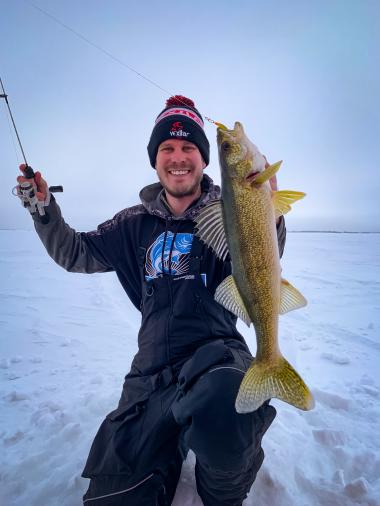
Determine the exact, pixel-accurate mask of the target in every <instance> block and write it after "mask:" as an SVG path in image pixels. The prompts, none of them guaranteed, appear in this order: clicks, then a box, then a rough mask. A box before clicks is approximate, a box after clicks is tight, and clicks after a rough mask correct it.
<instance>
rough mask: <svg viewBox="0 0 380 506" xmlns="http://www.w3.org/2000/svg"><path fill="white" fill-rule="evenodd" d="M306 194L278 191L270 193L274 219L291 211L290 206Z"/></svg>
mask: <svg viewBox="0 0 380 506" xmlns="http://www.w3.org/2000/svg"><path fill="white" fill-rule="evenodd" d="M305 195H306V193H304V192H297V191H293V190H278V191H273V192H272V201H273V205H274V210H275V213H276V218H278V217H279V216H281V215H282V214H286V213H288V212H289V211H291V209H292V207H291V204H294V202H297V200H300V199H303V198H304V196H305Z"/></svg>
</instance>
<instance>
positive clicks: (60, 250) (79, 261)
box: [33, 197, 114, 274]
mask: <svg viewBox="0 0 380 506" xmlns="http://www.w3.org/2000/svg"><path fill="white" fill-rule="evenodd" d="M46 212H47V213H48V215H49V218H50V220H49V223H48V224H42V223H41V222H40V221H39V219H38V216H37V215H33V219H34V227H35V229H36V231H37V234H38V236H39V238H40V239H41V241H42V243H43V245H44V246H45V248H46V251H47V252H48V254H49V255H50V256H51V258H52V259H53V260H54V261H55V262H56V263H57V264H58V265H60V266H61V267H63V268H64V269H66V270H67V271H69V272H81V273H85V274H91V273H94V272H108V271H112V270H114V269H113V266H112V263H111V261H110V259H109V258H107V254H106V248H103V247H102V236H101V234H100V233H99V234H97V237H98V238H97V239H91V240H89V238H88V237H87V236H88V234H86V233H84V232H76V231H75V230H74V229H72V228H71V227H70V226H69V225H68V224H67V223H66V222H65V220H64V219H63V217H62V214H61V210H60V208H59V206H58V204H57V203H56V201H55V199H54V197H53V198H52V199H51V201H50V204H49V206H48V207H46Z"/></svg>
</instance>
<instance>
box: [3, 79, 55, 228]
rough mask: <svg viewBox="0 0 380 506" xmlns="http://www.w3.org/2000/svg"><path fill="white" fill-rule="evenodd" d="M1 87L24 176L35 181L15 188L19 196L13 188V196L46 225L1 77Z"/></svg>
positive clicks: (42, 208)
mask: <svg viewBox="0 0 380 506" xmlns="http://www.w3.org/2000/svg"><path fill="white" fill-rule="evenodd" d="M0 85H1V90H2V93H0V98H4V100H5V103H6V104H7V107H8V112H9V116H10V118H11V120H12V124H13V128H14V130H15V132H16V137H17V140H18V143H19V146H20V149H21V153H22V156H23V159H24V162H25V168H24V169H23V172H24V176H25V177H26V178H27V179H31V180H33V181H25V182H24V183H20V184H19V185H18V186H15V188H17V194H15V193H13V190H14V189H15V188H13V190H12V194H13V195H15V196H18V197H20V198H21V201H22V203H23V206H24V207H27V208H28V209H29V211H30V212H31V213H32V214H34V213H35V212H37V211H38V214H39V217H40V220H41V222H42V223H45V224H46V223H48V222H49V216H48V215H47V213H46V212H45V209H44V204H43V202H41V201H39V200H38V199H37V196H36V193H35V182H34V176H35V172H34V170H33V169H32V167H31V166H30V165H29V164H28V162H27V161H26V156H25V152H24V148H23V147H22V144H21V140H20V136H19V134H18V131H17V128H16V123H15V120H14V118H13V114H12V111H11V108H10V105H9V102H8V95H7V94H6V92H5V89H4V85H3V81H2V80H1V77H0ZM33 183H34V184H33ZM49 191H50V192H51V193H56V192H63V187H62V186H49Z"/></svg>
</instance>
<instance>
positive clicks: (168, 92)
mask: <svg viewBox="0 0 380 506" xmlns="http://www.w3.org/2000/svg"><path fill="white" fill-rule="evenodd" d="M24 1H25V2H26V3H28V4H29V5H31V6H32V7H33V8H34V9H36V10H37V11H39V12H41V13H42V14H44V15H45V16H47V17H48V18H50V19H51V20H53V21H54V22H55V23H57V24H59V25H60V26H62V27H63V28H66V30H68V31H70V32H71V33H73V34H74V35H76V36H77V37H79V38H80V39H81V40H83V41H84V42H86V43H87V44H89V45H90V46H92V47H94V48H95V49H97V50H98V51H100V52H101V53H103V54H105V55H106V56H108V57H109V58H111V60H113V61H114V62H116V63H118V64H119V65H122V66H123V67H125V68H127V69H128V70H130V71H131V72H134V73H135V74H136V75H138V76H139V77H141V78H142V79H144V80H145V81H147V82H148V83H150V84H152V85H153V86H155V87H156V88H158V89H159V90H161V91H163V92H164V93H165V94H166V95H168V96H173V95H174V93H171V92H170V91H168V90H166V89H165V88H163V87H162V86H160V85H159V84H157V83H156V82H155V81H153V80H152V79H149V77H146V76H145V75H144V74H142V73H141V72H138V71H137V70H136V69H134V68H133V67H131V66H130V65H128V64H127V63H125V62H124V61H123V60H120V58H117V57H116V56H114V55H113V54H112V53H110V52H109V51H107V50H106V49H104V48H103V47H102V46H99V44H96V43H95V42H93V41H92V40H90V39H89V38H87V37H85V36H84V35H82V34H81V33H80V32H78V31H77V30H75V29H74V28H72V27H71V26H69V25H67V24H66V23H64V22H63V21H61V20H60V19H58V18H57V17H56V16H54V15H53V14H50V13H49V12H47V11H45V10H44V9H42V8H41V7H39V6H38V5H36V4H35V3H33V2H31V1H30V0H24ZM178 101H179V102H182V101H181V100H180V99H178ZM182 104H183V105H185V106H186V105H187V104H186V103H185V102H182ZM205 119H206V120H207V121H209V122H210V123H213V124H215V125H216V126H220V127H223V126H224V125H222V124H221V123H218V122H217V121H214V120H213V119H211V118H209V117H207V116H205ZM224 128H225V127H224Z"/></svg>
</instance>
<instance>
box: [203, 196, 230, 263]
mask: <svg viewBox="0 0 380 506" xmlns="http://www.w3.org/2000/svg"><path fill="white" fill-rule="evenodd" d="M195 222H196V227H195V233H196V235H197V236H198V237H199V238H200V239H201V240H202V241H203V242H204V243H206V244H207V246H210V248H212V249H213V250H214V252H215V254H216V255H217V256H218V257H219V258H221V259H222V260H225V259H226V257H227V255H228V245H227V239H226V233H225V230H224V223H223V211H222V202H221V201H220V200H215V201H212V202H210V203H209V204H207V206H205V207H204V208H203V209H202V210H201V211H200V213H199V214H198V216H197V217H196V218H195Z"/></svg>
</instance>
